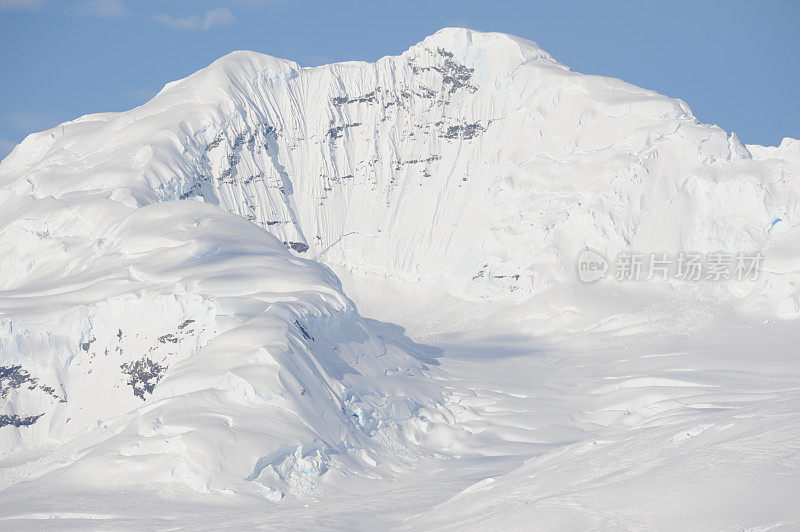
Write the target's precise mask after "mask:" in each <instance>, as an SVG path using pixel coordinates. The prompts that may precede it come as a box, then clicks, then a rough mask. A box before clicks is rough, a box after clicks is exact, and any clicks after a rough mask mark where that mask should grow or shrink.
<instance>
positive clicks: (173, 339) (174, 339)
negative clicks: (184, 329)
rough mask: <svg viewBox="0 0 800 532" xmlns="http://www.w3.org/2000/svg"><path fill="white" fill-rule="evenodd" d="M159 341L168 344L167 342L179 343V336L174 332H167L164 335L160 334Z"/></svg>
mask: <svg viewBox="0 0 800 532" xmlns="http://www.w3.org/2000/svg"><path fill="white" fill-rule="evenodd" d="M158 341H159V342H161V343H162V344H166V343H167V342H170V343H173V344H177V343H178V338H177V337H176V336H175V335H174V334H171V333H169V334H165V335H164V336H160V337H159V338H158Z"/></svg>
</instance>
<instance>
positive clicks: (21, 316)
mask: <svg viewBox="0 0 800 532" xmlns="http://www.w3.org/2000/svg"><path fill="white" fill-rule="evenodd" d="M80 199H82V196H81V195H79V194H76V195H73V196H72V197H61V198H60V199H54V198H51V199H49V200H33V199H31V200H30V202H29V203H28V204H27V205H26V208H27V211H26V212H27V213H28V215H29V216H31V217H33V218H34V219H37V220H46V219H54V218H56V219H57V218H59V217H64V218H62V219H68V218H70V215H71V214H74V215H75V216H76V217H77V218H79V219H80V218H82V216H81V215H80V214H79V213H78V211H79V210H80V211H83V209H84V208H85V206H84V205H82V204H81V203H80V201H79V200H80ZM96 202H98V203H100V204H102V203H103V202H107V203H108V204H109V205H107V209H106V210H104V216H103V224H102V225H99V226H98V225H94V226H93V225H91V224H87V223H86V221H85V220H80V221H77V222H76V225H70V224H63V225H60V226H59V225H54V227H53V229H52V230H51V231H50V232H49V233H47V234H39V235H37V236H35V239H34V240H33V242H36V240H42V241H44V243H43V244H42V246H56V247H59V248H60V249H61V252H60V253H58V254H56V253H51V254H49V255H47V256H42V255H39V254H38V253H31V254H26V253H25V251H26V250H25V248H24V247H22V245H23V243H26V241H25V240H20V243H19V244H18V245H17V246H15V247H14V248H13V249H14V251H15V255H16V256H17V258H18V259H21V258H28V259H29V260H36V259H40V260H45V261H47V264H48V267H50V268H53V270H54V272H60V275H57V274H56V273H51V274H50V275H49V276H48V278H46V279H43V278H35V277H34V278H32V279H31V280H30V281H28V280H25V279H21V280H20V281H17V282H16V283H14V284H13V286H12V287H10V288H9V289H7V290H5V291H3V292H2V295H1V296H0V309H1V310H2V317H0V330H1V331H2V332H1V333H0V360H2V361H3V367H2V368H0V386H2V392H1V393H2V398H3V410H2V415H3V417H2V424H3V425H4V426H3V427H0V428H1V429H2V432H0V444H1V445H2V450H3V452H5V453H9V451H12V450H15V449H16V450H19V449H20V448H26V449H31V448H40V449H43V450H46V451H47V452H48V453H50V454H47V453H42V454H43V456H44V458H42V460H47V459H49V458H47V457H48V456H51V455H52V453H58V452H59V451H58V450H56V449H54V448H52V446H53V445H54V444H56V442H58V445H65V446H67V448H69V449H71V451H70V452H75V453H81V454H84V453H88V456H85V457H84V458H83V459H82V460H80V461H78V462H75V463H74V464H70V465H69V466H68V467H67V472H66V473H65V472H62V473H61V474H60V475H61V476H60V477H59V478H61V480H60V481H55V482H56V483H57V482H65V483H66V484H64V485H65V486H70V487H72V488H74V487H75V486H84V487H85V488H86V489H89V487H91V486H92V485H93V483H97V482H100V486H102V487H103V488H104V489H108V488H110V487H111V486H114V485H120V484H123V485H124V484H126V483H129V484H133V485H136V484H138V483H140V482H141V479H142V478H143V476H144V477H146V478H148V482H154V483H156V484H163V483H170V482H171V483H177V484H178V485H183V486H188V487H189V488H191V489H193V490H200V491H210V490H219V489H223V488H224V489H234V488H236V489H238V490H242V489H244V490H245V491H247V490H253V489H254V488H253V487H252V486H257V487H258V490H261V491H262V492H263V494H264V495H265V496H267V497H268V498H271V499H276V498H278V499H279V498H280V497H281V496H282V494H284V493H294V492H307V491H309V490H312V489H313V488H314V486H315V483H316V479H315V478H314V476H313V475H312V476H309V475H306V474H305V473H301V472H299V471H300V469H302V468H304V467H311V466H309V464H313V467H314V468H315V471H316V474H321V473H323V472H324V471H325V470H326V469H327V468H329V467H334V466H336V467H345V466H346V467H351V468H358V467H359V466H362V467H367V468H368V467H369V465H368V463H367V462H364V460H363V459H362V458H360V457H361V454H360V453H362V452H369V450H370V449H372V448H376V447H378V445H377V444H376V443H374V442H373V440H371V439H370V437H371V436H374V435H375V434H376V433H378V432H380V431H386V430H389V431H391V430H392V429H391V427H392V426H393V424H394V423H395V419H396V417H395V416H394V410H395V409H397V408H398V407H399V408H400V409H401V410H402V409H406V410H408V409H410V410H411V411H413V410H414V409H416V408H418V405H420V404H421V403H419V402H418V399H422V400H425V396H424V395H423V394H419V395H418V396H417V397H414V396H413V394H412V396H407V395H406V394H405V393H404V392H401V391H399V390H397V391H394V390H391V389H383V388H382V385H381V384H380V379H382V378H386V376H387V375H395V376H397V380H402V378H403V375H406V374H408V375H413V374H416V373H418V372H419V370H420V369H421V368H422V367H424V366H423V365H422V364H421V363H420V362H418V361H417V360H416V359H415V358H414V356H413V355H411V354H409V353H408V352H407V351H406V350H405V349H406V347H407V346H404V347H401V346H399V345H397V344H396V343H395V342H393V341H392V340H390V339H388V340H383V339H382V338H381V337H380V336H378V335H376V333H375V331H374V330H373V328H372V327H371V326H369V325H368V324H367V323H366V322H364V321H363V320H362V319H361V318H360V317H359V316H358V314H357V312H356V310H355V308H354V307H353V305H352V303H351V302H350V301H349V300H348V299H347V298H346V297H345V296H344V295H343V294H342V293H341V290H340V287H339V283H338V281H337V280H336V278H335V277H334V276H333V275H332V274H331V273H330V271H328V270H327V269H326V268H324V267H321V266H319V265H317V264H314V263H312V262H310V261H308V260H305V259H300V258H295V257H292V256H291V254H290V252H289V251H287V250H286V249H285V248H284V247H283V246H282V245H281V244H280V242H278V241H277V240H275V239H274V238H273V237H272V236H271V235H270V234H269V233H267V232H266V231H264V230H263V229H261V228H259V227H257V226H255V225H253V224H250V223H249V222H247V221H246V220H243V219H242V218H240V217H238V216H235V215H231V214H227V213H224V212H223V211H220V210H219V209H217V208H215V207H213V206H210V205H206V204H204V203H200V202H194V201H192V202H164V203H155V204H152V205H149V206H144V207H140V208H129V207H126V206H124V205H118V206H115V207H112V205H111V203H113V202H114V201H113V200H110V199H105V200H96ZM95 207H97V205H95ZM37 208H40V209H42V210H37ZM45 209H46V210H45ZM87 214H88V213H87ZM81 229H83V230H84V231H85V233H83V234H81V233H80V232H79V231H80V230H81ZM13 230H14V228H13V226H12V227H11V231H13ZM7 234H8V230H7V232H6V234H4V236H7ZM29 249H31V250H32V251H34V252H35V251H36V247H35V246H33V245H31V248H29ZM390 336H391V335H390ZM408 345H412V344H410V343H409V344H408ZM362 376H370V377H372V378H371V379H370V380H367V381H362V380H359V379H360V377H362ZM391 386H393V387H396V386H397V385H396V384H393V385H391ZM371 396H376V397H380V398H381V400H380V402H379V403H376V402H375V401H374V400H373V399H371ZM276 449H284V450H285V451H281V452H278V451H276ZM356 451H357V452H358V453H359V454H357V456H355V457H353V456H350V454H351V453H356ZM337 455H340V458H332V457H335V456H337ZM265 456H270V457H271V458H270V459H269V460H266V459H265V458H264V457H265ZM298 460H299V462H298ZM300 463H302V464H305V465H302V466H301V465H298V464H300ZM365 464H366V465H365ZM108 468H111V469H113V472H114V473H113V478H110V479H103V480H102V481H100V480H99V479H98V478H97V471H102V470H104V469H108ZM298 468H300V469H298ZM45 469H46V468H45ZM256 470H257V471H256ZM254 471H255V472H254ZM303 471H304V470H303ZM25 475H26V473H25V466H24V465H20V466H19V467H8V468H6V469H5V470H4V472H3V474H2V478H1V479H0V480H1V481H2V486H3V487H7V486H9V485H10V484H13V483H15V482H18V481H19V480H23V479H25V478H26V476H25ZM242 484H245V487H241V486H240V485H242ZM237 486H238V487H237ZM248 486H249V487H248ZM94 487H95V488H97V487H98V486H97V485H95V486H94Z"/></svg>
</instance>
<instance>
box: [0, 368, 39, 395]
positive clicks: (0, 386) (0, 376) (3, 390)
mask: <svg viewBox="0 0 800 532" xmlns="http://www.w3.org/2000/svg"><path fill="white" fill-rule="evenodd" d="M36 382H37V379H36V378H34V377H31V374H30V373H28V371H27V370H25V369H22V366H20V365H15V366H0V397H2V398H4V399H5V397H6V396H7V395H8V392H10V391H11V390H12V389H15V388H19V387H20V386H22V385H23V384H26V383H27V384H28V388H29V389H32V388H31V386H32V387H33V388H35V387H36Z"/></svg>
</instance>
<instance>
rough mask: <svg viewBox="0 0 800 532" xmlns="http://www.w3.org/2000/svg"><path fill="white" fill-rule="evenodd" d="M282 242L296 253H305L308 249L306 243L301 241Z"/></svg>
mask: <svg viewBox="0 0 800 532" xmlns="http://www.w3.org/2000/svg"><path fill="white" fill-rule="evenodd" d="M284 244H285V245H286V246H287V247H289V248H291V249H293V250H295V251H296V252H298V253H305V252H306V251H308V244H305V243H303V242H284Z"/></svg>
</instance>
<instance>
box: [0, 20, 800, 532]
mask: <svg viewBox="0 0 800 532" xmlns="http://www.w3.org/2000/svg"><path fill="white" fill-rule="evenodd" d="M799 199H800V141H798V140H795V139H789V138H787V139H784V141H783V142H782V143H781V145H780V146H777V147H763V146H755V145H743V144H742V143H741V142H739V140H738V139H737V137H736V135H735V134H733V133H730V134H729V133H727V132H725V131H723V130H722V129H720V128H718V127H716V126H710V125H706V124H701V123H699V122H698V121H697V120H696V119H695V118H694V116H693V115H692V113H691V110H690V109H689V107H688V106H687V105H686V104H685V103H684V102H682V101H680V100H675V99H671V98H668V97H666V96H663V95H660V94H658V93H656V92H653V91H649V90H645V89H641V88H638V87H635V86H632V85H629V84H627V83H624V82H622V81H619V80H615V79H610V78H606V77H601V76H588V75H584V74H580V73H576V72H573V71H571V70H570V69H569V68H567V67H566V66H564V65H561V64H560V63H558V62H557V61H556V60H555V59H553V58H552V57H551V56H550V55H548V54H547V53H546V52H545V51H543V50H542V49H540V48H539V47H538V46H537V45H536V44H535V43H532V42H530V41H525V40H522V39H518V38H515V37H512V36H508V35H504V34H498V33H481V32H477V31H472V30H466V29H458V28H449V29H444V30H441V31H439V32H437V33H436V34H435V35H432V36H431V37H428V38H427V39H425V40H424V41H423V42H421V43H419V44H417V45H415V46H413V47H411V48H410V49H409V50H408V51H406V52H404V53H403V54H401V55H399V56H396V57H385V58H383V59H381V60H379V61H377V62H376V63H372V64H371V63H363V62H348V63H339V64H333V65H326V66H322V67H314V68H301V67H300V66H299V65H297V64H296V63H293V62H291V61H286V60H282V59H277V58H273V57H270V56H266V55H262V54H258V53H254V52H234V53H232V54H229V55H227V56H225V57H223V58H222V59H220V60H218V61H216V62H215V63H213V64H212V65H210V66H209V67H207V68H205V69H203V70H201V71H199V72H197V73H195V74H193V75H192V76H189V77H188V78H185V79H183V80H180V81H176V82H173V83H170V84H168V85H167V86H165V87H164V89H163V90H162V91H161V92H160V93H159V94H158V95H157V96H155V97H154V98H153V99H152V100H151V101H149V102H148V103H146V104H144V105H142V106H141V107H138V108H136V109H133V110H130V111H126V112H123V113H104V114H97V115H89V116H85V117H82V118H79V119H77V120H74V121H72V122H68V123H65V124H62V125H60V126H58V127H56V128H53V129H51V130H49V131H45V132H42V133H37V134H34V135H31V136H29V137H28V138H27V139H25V141H24V142H23V143H22V144H20V145H19V146H17V147H16V148H15V149H14V151H13V152H12V153H11V154H10V155H9V156H8V157H7V158H6V159H4V160H3V161H2V162H0V246H1V248H0V249H2V250H3V251H4V253H2V255H0V273H2V276H0V416H1V417H0V528H5V527H9V528H14V529H21V528H53V527H56V526H58V527H62V528H70V529H71V528H75V529H87V528H98V529H103V530H107V529H126V528H132V527H137V528H142V527H143V528H147V529H150V528H153V529H163V528H175V527H178V528H197V529H208V528H223V527H224V528H235V529H241V528H246V527H281V528H302V529H305V528H320V527H321V528H335V529H342V528H348V529H374V528H386V527H390V528H404V529H423V528H425V529H427V528H445V529H459V530H461V529H483V528H485V527H486V526H502V527H504V528H509V529H547V530H574V529H615V530H618V529H631V530H640V529H673V530H693V529H697V530H728V529H729V530H743V529H746V530H769V529H786V530H792V529H797V528H800V510H798V509H797V505H796V503H795V501H796V500H797V498H798V497H800V443H798V442H800V408H799V407H800V360H798V353H797V347H796V346H797V345H800V334H798V326H797V320H798V319H800V245H798V242H800V229H799V228H800V204H799V203H798V200H799ZM587 247H588V248H591V249H593V250H597V251H598V252H600V253H602V254H603V255H605V256H606V257H609V258H611V257H614V256H615V255H616V254H617V253H619V252H623V251H625V252H644V253H662V252H663V253H669V254H676V253H678V252H682V251H683V252H698V253H711V252H725V253H738V252H744V253H760V254H762V255H763V256H764V268H763V271H762V273H761V275H760V276H759V277H758V279H756V280H749V281H738V280H730V281H727V282H711V281H698V282H685V283H680V282H676V281H669V282H663V281H649V282H631V283H620V282H617V281H615V280H613V279H611V278H607V279H603V280H601V281H598V282H597V283H594V284H583V283H581V282H579V280H578V279H577V276H576V273H575V268H576V257H577V256H578V254H579V253H580V252H581V250H583V249H586V248H587ZM334 272H335V273H334ZM343 285H344V289H343ZM345 294H347V295H345ZM348 296H349V297H348ZM350 297H352V298H353V299H352V300H351V299H350ZM353 301H355V303H354V302H353ZM357 306H358V310H357V308H356V307H357ZM362 316H367V317H362Z"/></svg>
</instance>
